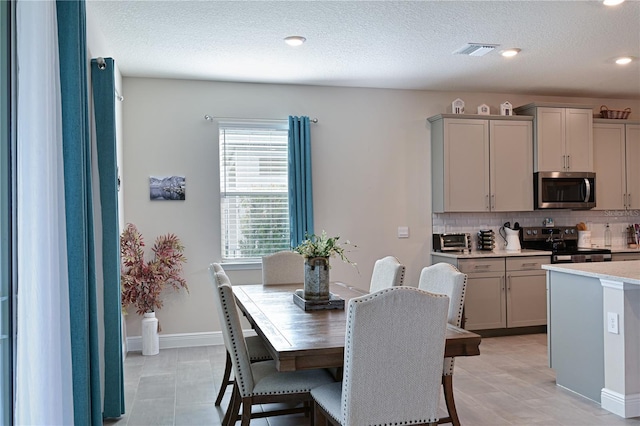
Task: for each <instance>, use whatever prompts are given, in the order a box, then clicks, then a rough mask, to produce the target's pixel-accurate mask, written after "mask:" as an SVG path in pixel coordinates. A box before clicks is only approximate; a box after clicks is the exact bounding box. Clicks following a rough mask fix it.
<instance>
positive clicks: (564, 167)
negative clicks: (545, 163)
mask: <svg viewBox="0 0 640 426" xmlns="http://www.w3.org/2000/svg"><path fill="white" fill-rule="evenodd" d="M566 168H567V156H566V155H563V156H562V170H566Z"/></svg>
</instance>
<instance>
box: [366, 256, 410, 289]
mask: <svg viewBox="0 0 640 426" xmlns="http://www.w3.org/2000/svg"><path fill="white" fill-rule="evenodd" d="M404 271H405V267H404V265H403V264H402V263H400V261H399V260H398V259H397V258H395V257H393V256H386V257H383V258H382V259H379V260H376V263H375V264H374V265H373V273H372V274H371V284H370V285H369V292H370V293H375V292H376V291H379V290H382V289H383V288H387V287H395V286H400V285H402V283H403V282H404Z"/></svg>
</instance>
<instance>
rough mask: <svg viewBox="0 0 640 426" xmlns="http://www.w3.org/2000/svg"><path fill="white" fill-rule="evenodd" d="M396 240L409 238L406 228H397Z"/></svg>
mask: <svg viewBox="0 0 640 426" xmlns="http://www.w3.org/2000/svg"><path fill="white" fill-rule="evenodd" d="M398 238H409V227H408V226H398Z"/></svg>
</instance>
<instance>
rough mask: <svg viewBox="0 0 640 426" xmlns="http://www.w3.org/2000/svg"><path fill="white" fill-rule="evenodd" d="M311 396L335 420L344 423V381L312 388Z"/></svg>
mask: <svg viewBox="0 0 640 426" xmlns="http://www.w3.org/2000/svg"><path fill="white" fill-rule="evenodd" d="M311 396H312V397H313V399H314V401H316V404H318V405H319V406H321V407H322V408H323V409H324V410H325V411H326V412H327V414H329V415H330V416H331V417H332V418H333V420H334V421H335V422H338V423H342V410H341V408H340V402H341V401H342V382H336V383H330V384H328V385H324V386H318V387H317V388H313V389H311Z"/></svg>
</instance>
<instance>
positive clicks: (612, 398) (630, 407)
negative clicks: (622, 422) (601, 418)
mask: <svg viewBox="0 0 640 426" xmlns="http://www.w3.org/2000/svg"><path fill="white" fill-rule="evenodd" d="M600 399H601V401H602V402H601V403H600V405H601V406H602V408H604V409H605V410H607V411H611V412H612V413H614V414H617V415H618V416H620V417H624V418H626V419H628V418H631V417H638V416H640V394H638V393H637V394H633V395H623V394H621V393H618V392H614V391H612V390H611V389H607V388H603V389H602V391H601V392H600Z"/></svg>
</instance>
